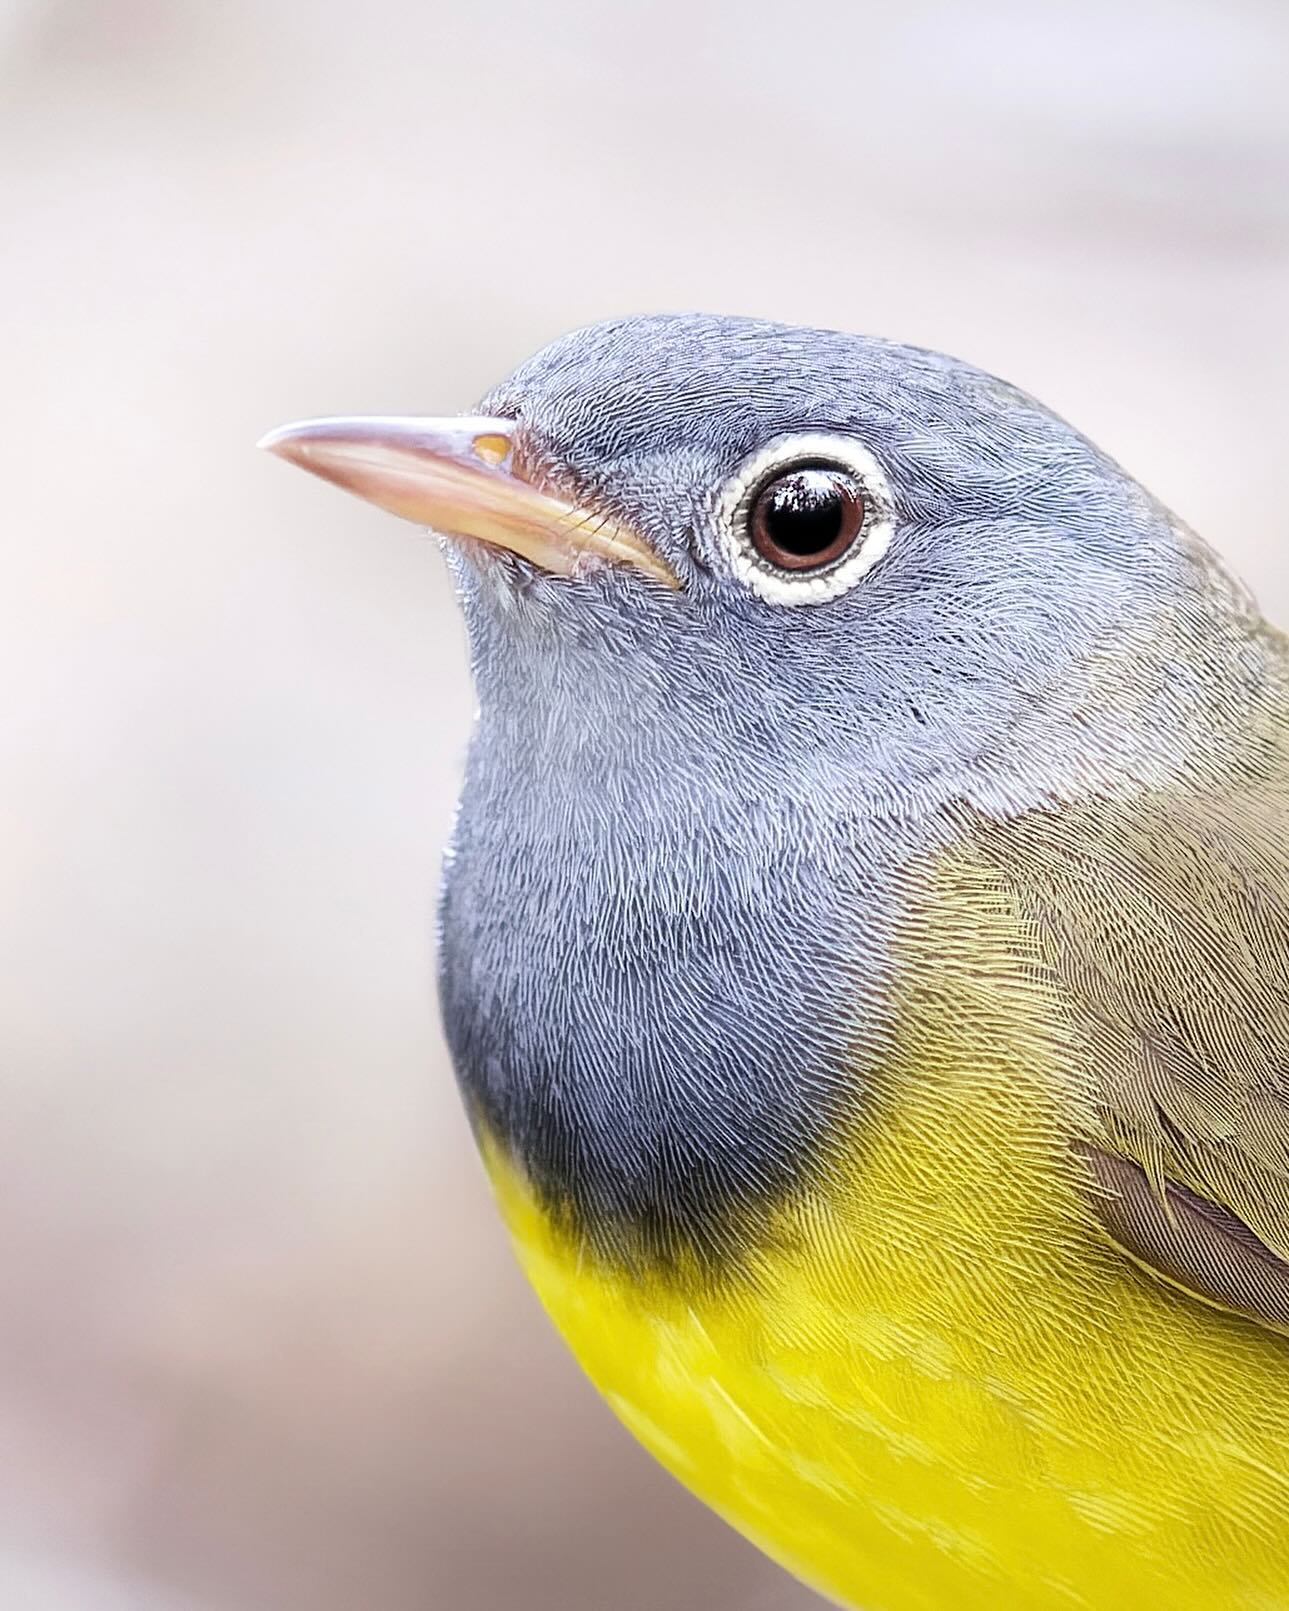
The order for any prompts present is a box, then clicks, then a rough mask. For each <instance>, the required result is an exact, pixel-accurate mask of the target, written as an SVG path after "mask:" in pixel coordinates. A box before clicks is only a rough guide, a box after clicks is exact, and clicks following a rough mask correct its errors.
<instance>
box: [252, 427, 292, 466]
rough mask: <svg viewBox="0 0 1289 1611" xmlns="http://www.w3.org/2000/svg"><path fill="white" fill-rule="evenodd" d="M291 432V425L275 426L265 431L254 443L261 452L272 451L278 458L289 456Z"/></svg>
mask: <svg viewBox="0 0 1289 1611" xmlns="http://www.w3.org/2000/svg"><path fill="white" fill-rule="evenodd" d="M293 434H294V427H293V426H290V425H278V426H275V427H274V429H273V430H271V431H265V433H264V435H263V436H262V437H260V439H259V441H258V442H257V443H256V444H255V446H256V449H257V450H258V451H260V452H263V453H273V454H275V455H276V456H277V457H278V458H279V459H287V458H290V457H291V437H292V435H293Z"/></svg>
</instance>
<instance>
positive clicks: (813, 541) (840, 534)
mask: <svg viewBox="0 0 1289 1611" xmlns="http://www.w3.org/2000/svg"><path fill="white" fill-rule="evenodd" d="M863 524H864V499H863V496H862V494H861V492H860V490H859V487H858V485H857V484H856V482H855V480H854V478H853V477H852V476H850V475H848V474H846V473H845V472H844V471H842V470H837V469H833V468H831V467H829V466H824V465H814V466H812V465H803V466H801V467H800V468H799V469H796V470H789V471H787V472H786V473H785V474H784V475H781V476H779V477H777V478H776V479H775V480H774V481H771V482H770V483H769V484H768V485H766V486H765V487H763V488H762V489H761V491H760V492H759V493H758V494H757V496H756V499H755V501H754V502H753V505H752V510H751V518H750V521H749V527H750V534H751V537H752V542H753V544H754V546H755V548H756V550H757V552H758V553H759V554H760V555H761V557H762V558H763V559H766V560H768V561H769V562H770V563H771V564H773V565H776V566H778V567H780V568H781V569H784V570H812V569H816V568H817V567H819V566H821V565H826V564H830V563H831V562H832V561H833V560H835V559H837V558H839V557H840V556H841V555H842V554H844V553H845V552H846V551H847V549H848V548H849V547H850V546H851V544H852V543H853V542H854V541H855V539H856V537H858V536H859V533H860V530H861V528H862V526H863Z"/></svg>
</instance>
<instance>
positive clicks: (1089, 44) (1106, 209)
mask: <svg viewBox="0 0 1289 1611" xmlns="http://www.w3.org/2000/svg"><path fill="white" fill-rule="evenodd" d="M1286 82H1289V8H1287V7H1286V6H1285V5H1284V3H1283V0H1265V3H1257V0H1237V3H1232V0H1211V3H1208V0H1190V3H1188V0H1174V3H1170V4H1162V3H1161V4H1156V5H1149V4H1145V5H1143V4H1137V5H1131V6H1123V5H1121V4H1119V3H1118V0H1083V3H1081V4H1079V5H1077V6H1072V7H1070V8H1069V9H1068V10H1062V9H1061V8H1059V7H1054V6H1034V5H1031V4H1027V3H1025V0H1010V3H1009V0H976V3H970V0H967V3H956V4H955V3H945V4H932V3H905V4H895V5H892V4H879V3H858V4H856V3H844V0H836V3H835V4H832V5H829V6H825V7H823V8H815V9H812V8H810V7H809V6H800V5H796V6H791V7H786V8H785V7H784V6H782V5H778V4H751V5H732V4H731V5H724V6H722V5H705V4H703V3H701V0H697V3H696V0H659V3H657V4H653V5H642V6H635V7H625V8H624V7H619V6H616V5H613V4H610V3H608V0H582V3H578V0H543V3H540V4H537V3H530V4H520V3H518V0H494V3H493V4H491V5H474V6H470V5H464V4H460V3H458V4H456V5H452V6H448V5H444V4H433V3H426V0H405V3H400V0H364V3H362V4H356V3H354V0H348V3H341V0H258V3H255V4H249V3H248V4H236V3H232V4H225V5H214V4H199V3H197V0H187V3H176V4H165V3H163V0H110V3H108V0H101V3H99V4H94V3H92V0H36V3H26V4H24V3H23V0H0V99H2V104H0V416H2V417H0V469H2V475H3V479H2V482H0V498H2V500H3V528H2V529H3V537H4V544H5V552H4V572H3V574H4V585H3V588H2V589H0V614H2V616H3V622H2V625H0V687H2V688H3V695H2V696H0V698H2V700H3V721H2V725H0V766H2V767H3V779H2V780H0V828H2V830H3V833H2V838H0V842H2V844H3V851H2V852H0V888H2V889H3V907H2V912H3V915H2V916H0V1034H2V1037H3V1044H2V1045H0V1059H2V1066H3V1074H2V1076H0V1077H2V1078H3V1090H2V1092H0V1095H2V1098H3V1106H2V1108H0V1528H2V1533H3V1548H0V1604H3V1605H4V1606H5V1607H6V1608H10V1607H12V1608H13V1611H27V1608H28V1607H32V1608H36V1611H83V1608H88V1611H106V1608H114V1611H181V1608H182V1611H260V1608H264V1611H279V1608H283V1611H294V1608H301V1611H359V1608H362V1611H439V1608H443V1611H501V1608H510V1607H522V1608H523V1611H690V1608H697V1607H702V1608H705V1611H806V1608H807V1607H808V1606H809V1605H811V1604H813V1603H814V1602H813V1601H812V1600H811V1599H810V1597H809V1596H808V1595H806V1594H805V1593H804V1592H803V1591H800V1590H798V1589H796V1588H794V1587H793V1586H792V1585H791V1584H789V1583H788V1582H787V1580H786V1579H784V1578H782V1577H781V1576H780V1575H779V1574H778V1573H776V1572H775V1571H774V1570H773V1569H772V1568H770V1567H768V1566H766V1565H765V1564H764V1563H762V1562H761V1561H760V1560H759V1558H758V1557H757V1556H756V1555H755V1554H754V1553H753V1552H752V1551H751V1550H750V1549H748V1548H746V1547H745V1546H744V1545H742V1544H741V1543H740V1542H739V1541H738V1540H737V1539H735V1538H734V1537H733V1535H731V1534H729V1533H727V1532H726V1531H725V1530H724V1529H723V1528H722V1527H721V1526H720V1525H719V1524H718V1523H716V1522H715V1521H713V1520H711V1519H710V1518H709V1517H707V1516H706V1514H705V1513H704V1512H702V1511H701V1510H700V1509H699V1508H698V1507H697V1506H696V1505H695V1504H693V1503H692V1502H691V1501H690V1500H688V1499H687V1498H686V1497H685V1496H684V1495H683V1494H682V1493H681V1492H680V1491H679V1490H678V1489H676V1488H675V1487H673V1485H672V1484H671V1483H670V1482H669V1480H668V1479H667V1478H665V1477H664V1476H663V1475H662V1474H661V1473H659V1472H657V1471H655V1470H654V1469H653V1468H652V1467H651V1466H650V1464H649V1463H648V1462H647V1461H646V1460H645V1458H644V1457H643V1456H642V1455H640V1454H638V1453H637V1452H636V1451H635V1450H634V1448H633V1447H632V1446H631V1445H630V1444H629V1442H628V1440H627V1439H626V1437H625V1435H624V1434H622V1433H620V1432H619V1431H618V1430H617V1428H616V1427H615V1426H614V1424H613V1423H612V1422H611V1420H610V1418H609V1416H608V1414H607V1412H605V1411H603V1410H601V1409H600V1407H599V1406H598V1404H597V1403H596V1402H595V1401H594V1400H593V1398H592V1396H591V1394H590V1392H589V1390H588V1389H586V1388H585V1387H584V1386H583V1385H582V1383H581V1382H580V1380H579V1379H578V1377H577V1375H576V1373H575V1371H574V1369H573V1367H572V1366H571V1365H570V1364H569V1363H568V1362H567V1361H566V1360H565V1359H564V1358H563V1356H562V1354H561V1353H560V1351H559V1349H558V1347H557V1346H556V1344H555V1343H554V1341H553V1340H552V1338H551V1337H549V1336H548V1335H547V1332H546V1330H545V1329H544V1324H543V1322H542V1320H541V1317H540V1316H539V1314H538V1312H537V1309H536V1306H535V1304H534V1302H533V1301H532V1300H531V1299H530V1298H529V1296H528V1295H527V1293H526V1292H525V1290H524V1289H523V1288H522V1287H521V1285H520V1282H519V1280H518V1278H517V1276H516V1274H515V1273H514V1271H513V1270H512V1268H511V1265H510V1262H509V1258H508V1254H507V1252H506V1251H505V1249H504V1248H503V1246H502V1245H501V1242H500V1238H499V1235H498V1232H497V1229H496V1227H495V1225H494V1223H493V1219H492V1216H491V1214H490V1210H489V1205H488V1204H487V1202H486V1201H485V1197H484V1193H483V1190H482V1189H481V1184H480V1180H479V1177H478V1174H477V1171H476V1168H475V1165H474V1162H473V1159H472V1158H471V1156H470V1153H469V1147H468V1142H467V1137H466V1133H465V1130H464V1127H463V1124H462V1121H461V1118H460V1116H459V1114H458V1111H457V1106H456V1102H455V1098H454V1094H453V1092H452V1089H451V1084H450V1079H449V1074H448V1070H447V1068H446V1066H445V1060H444V1054H443V1050H442V1046H441V1044H440V1041H439V1036H438V1029H437V1023H436V1018H435V1010H434V1002H433V994H432V979H433V972H432V955H431V946H432V903H433V898H434V890H435V885H436V879H437V857H438V853H439V850H440V847H441V845H442V843H443V840H444V837H445V835H446V833H447V830H448V824H449V818H450V813H451V807H452V798H453V792H454V789H455V786H456V777H457V773H458V769H459V766H460V760H461V753H462V745H463V742H464V739H465V735H466V730H467V725H468V721H469V714H470V693H469V689H468V687H467V682H466V675H465V668H464V661H463V655H462V646H461V641H460V633H459V630H458V626H457V622H456V620H455V618H454V614H453V610H452V606H451V602H450V599H449V596H448V590H447V586H446V582H445V580H444V577H443V575H442V573H441V570H440V564H439V560H438V558H437V556H436V554H435V552H434V550H433V549H432V547H431V546H430V545H429V544H428V543H427V542H425V541H424V539H423V538H421V537H420V536H419V535H418V534H417V533H415V532H414V531H413V530H412V529H411V528H409V527H401V526H399V525H397V524H395V523H393V522H390V521H388V520H386V519H382V518H381V517H380V516H378V515H377V514H375V513H374V512H372V511H370V510H368V509H366V508H364V507H362V506H361V505H359V504H357V503H355V502H351V501H349V500H346V499H344V498H341V497H339V496H338V495H336V494H335V493H334V492H332V491H330V490H329V489H326V488H324V487H322V486H321V485H318V484H314V483H312V482H310V481H309V480H307V479H306V478H305V477H303V476H300V475H296V474H292V473H290V472H289V471H288V470H287V469H285V468H284V467H283V466H282V465H281V464H278V463H275V462H272V461H270V460H268V459H267V458H265V457H263V456H259V455H257V454H256V453H255V452H254V451H253V446H252V444H253V443H254V441H255V439H256V438H257V436H258V435H259V434H260V433H261V432H262V431H263V430H264V429H266V428H267V427H268V426H271V425H273V424H275V423H278V422H279V421H281V420H283V419H286V418H289V417H292V416H296V415H300V414H309V413H318V412H329V411H341V410H343V411H358V410H364V409H367V410H382V411H397V410H422V411H452V410H455V409H458V408H463V407H466V406H468V405H469V404H470V403H471V402H472V400H473V399H474V397H475V396H476V395H477V394H478V393H479V392H480V391H481V390H483V389H484V388H485V387H486V386H487V385H488V384H489V383H490V382H491V381H493V380H494V379H496V378H497V377H498V376H499V375H501V374H502V373H504V372H505V371H506V369H507V368H508V367H509V366H510V365H511V363H512V362H514V361H515V360H517V359H518V358H519V357H521V356H522V355H523V354H524V353H525V352H527V351H528V350H529V349H531V348H532V347H534V346H535V345H537V344H538V343H539V342H541V341H543V340H545V339H546V338H548V337H550V336H552V335H554V334H556V333H557V332H559V331H561V330H562V329H564V328H566V327H567V326H569V325H572V324H575V323H579V322H582V321H584V320H586V319H589V318H592V317H595V316H597V315H601V314H606V313H610V312H618V311H624V310H632V309H652V308H674V307H706V308H720V309H727V310H742V311H749V312H757V313H763V314H771V315H777V316H780V317H783V318H788V319H799V320H812V321H818V322H824V323H830V324H840V325H849V326H856V327H864V328H869V329H875V330H881V331H885V332H888V333H891V334H896V335H900V336H903V337H906V338H910V339H914V340H918V341H922V342H926V343H930V344H935V345H942V346H945V347H948V348H951V349H954V350H956V351H959V352H961V353H963V354H964V355H966V356H969V357H971V358H974V359H976V360H978V361H980V362H983V363H984V364H986V365H988V366H990V367H993V368H995V369H997V370H999V371H1001V372H1003V373H1005V374H1007V375H1008V376H1010V377H1012V378H1014V379H1016V380H1018V381H1020V382H1022V383H1023V384H1025V385H1027V386H1029V387H1030V388H1032V389H1033V390H1035V391H1037V392H1038V393H1039V394H1040V395H1042V396H1044V397H1045V398H1047V399H1048V400H1049V401H1051V402H1052V403H1054V404H1055V405H1057V406H1058V407H1060V408H1062V409H1063V410H1064V411H1065V412H1067V413H1068V414H1070V415H1071V416H1073V417H1074V418H1075V419H1076V420H1077V421H1078V422H1079V423H1080V424H1082V425H1083V426H1084V427H1085V428H1087V429H1089V430H1090V431H1091V432H1092V433H1093V434H1094V435H1096V436H1097V437H1099V438H1100V439H1101V440H1102V441H1103V442H1105V443H1106V444H1107V445H1109V446H1110V447H1112V448H1113V449H1114V450H1115V451H1116V452H1117V453H1118V455H1119V456H1120V457H1121V458H1122V459H1123V460H1125V461H1126V462H1127V463H1128V464H1129V465H1130V466H1131V467H1133V468H1134V469H1135V470H1136V471H1137V472H1138V473H1139V474H1140V475H1141V476H1142V477H1143V478H1144V479H1145V480H1147V481H1148V482H1150V483H1151V484H1152V485H1153V486H1154V487H1155V488H1156V489H1157V490H1158V491H1159V492H1160V493H1162V494H1163V495H1164V496H1166V497H1167V498H1168V499H1169V500H1170V501H1171V502H1172V503H1173V504H1175V506H1176V507H1177V508H1178V509H1179V510H1181V511H1182V512H1183V513H1184V514H1185V515H1186V516H1187V517H1188V518H1190V519H1191V520H1192V521H1193V522H1194V523H1195V524H1196V525H1198V526H1199V527H1200V529H1202V530H1204V531H1205V532H1207V533H1208V534H1209V536H1210V537H1211V538H1212V539H1213V540H1214V541H1215V542H1216V543H1218V544H1219V545H1220V546H1221V547H1222V548H1223V549H1225V550H1226V551H1227V552H1228V553H1229V554H1230V555H1231V556H1232V557H1233V558H1234V559H1235V560H1236V562H1237V563H1238V565H1239V566H1240V568H1241V569H1242V570H1243V571H1244V572H1245V574H1246V575H1247V576H1248V577H1249V578H1250V579H1251V580H1252V581H1253V582H1255V583H1256V585H1257V586H1258V587H1259V589H1260V590H1261V593H1262V596H1263V597H1264V599H1265V600H1266V602H1267V604H1268V605H1269V606H1270V607H1271V608H1272V610H1273V611H1279V612H1280V615H1281V619H1284V617H1285V615H1286V614H1289V576H1287V569H1289V567H1287V566H1286V546H1285V544H1286V540H1287V538H1289V521H1286V518H1285V504H1286V501H1289V492H1286V473H1287V468H1289V467H1287V463H1286V453H1285V442H1286V435H1287V433H1289V409H1287V408H1286V405H1285V395H1286V383H1287V381H1289V363H1287V361H1286V360H1287V359H1289V339H1287V331H1286V326H1287V323H1289V320H1287V313H1289V96H1286V92H1285V85H1286Z"/></svg>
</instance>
